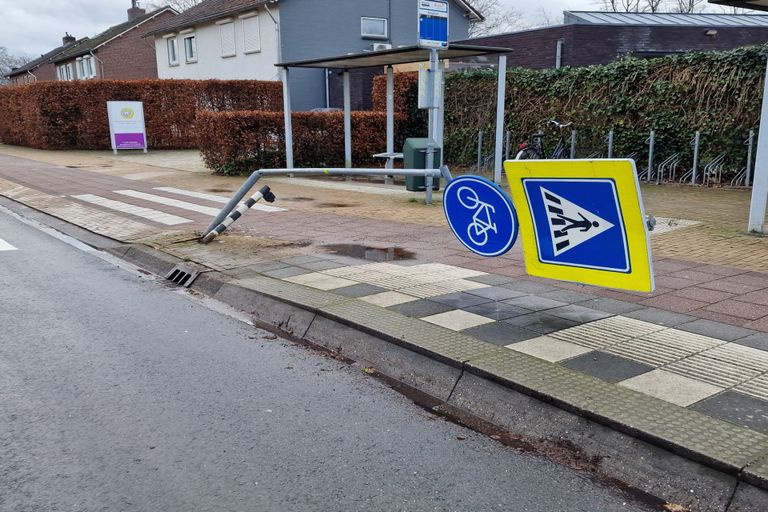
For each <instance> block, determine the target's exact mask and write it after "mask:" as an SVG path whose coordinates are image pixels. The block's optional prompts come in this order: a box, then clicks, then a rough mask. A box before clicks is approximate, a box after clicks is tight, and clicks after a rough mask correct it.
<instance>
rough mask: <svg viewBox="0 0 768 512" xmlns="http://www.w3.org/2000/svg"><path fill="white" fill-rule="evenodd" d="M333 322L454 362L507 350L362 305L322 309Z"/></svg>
mask: <svg viewBox="0 0 768 512" xmlns="http://www.w3.org/2000/svg"><path fill="white" fill-rule="evenodd" d="M321 311H324V312H325V313H326V314H328V315H330V316H331V317H332V318H337V319H339V320H342V321H346V322H348V323H351V324H354V325H355V326H356V327H358V328H359V327H363V328H366V329H368V330H370V331H371V332H373V333H375V334H384V335H386V336H387V337H390V338H394V339H396V340H399V341H402V342H404V343H405V344H407V345H410V346H411V347H413V348H416V349H419V348H421V349H424V350H426V351H428V352H430V353H432V354H434V355H438V356H441V357H443V358H447V359H449V360H450V361H453V362H459V363H461V362H464V361H467V360H469V359H472V358H476V357H480V356H482V355H484V354H488V353H491V352H499V351H502V352H503V351H506V350H507V349H505V348H502V347H499V346H497V345H494V344H493V343H488V342H485V341H481V340H478V339H477V338H473V337H471V336H467V335H466V334H462V333H459V332H456V331H452V330H450V329H446V328H444V327H440V326H437V325H433V324H430V323H428V322H424V321H422V320H419V319H416V318H410V317H407V316H405V315H402V314H400V313H398V312H396V311H391V310H389V309H383V308H380V307H378V306H374V305H372V304H368V303H366V302H362V301H352V302H347V303H341V304H337V305H332V306H329V307H326V308H321Z"/></svg>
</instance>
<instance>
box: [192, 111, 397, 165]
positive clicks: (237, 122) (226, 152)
mask: <svg viewBox="0 0 768 512" xmlns="http://www.w3.org/2000/svg"><path fill="white" fill-rule="evenodd" d="M404 121H405V117H404V116H400V115H398V116H395V133H396V139H395V141H396V142H395V143H396V147H401V145H402V136H403V129H402V126H403V124H404ZM197 125H198V144H199V147H200V151H201V153H202V156H203V160H204V161H205V164H206V165H207V166H208V167H209V168H210V169H213V170H214V172H216V173H218V174H246V173H251V172H253V171H254V170H256V169H263V168H282V167H285V130H284V128H283V114H282V112H280V113H278V112H263V111H245V112H206V111H200V112H199V113H198V118H197ZM292 125H293V140H294V144H293V147H294V165H295V166H296V167H341V166H343V165H344V115H343V114H342V113H341V112H296V113H294V114H293V116H292ZM386 126H387V124H386V114H385V113H381V112H352V159H353V161H354V164H355V165H356V166H360V165H365V164H376V163H378V164H381V160H379V161H378V162H377V161H375V159H374V158H373V155H374V154H375V153H382V152H384V151H385V150H386Z"/></svg>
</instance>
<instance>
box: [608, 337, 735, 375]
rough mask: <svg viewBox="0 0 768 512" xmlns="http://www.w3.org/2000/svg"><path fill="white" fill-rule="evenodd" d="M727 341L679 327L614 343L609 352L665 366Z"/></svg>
mask: <svg viewBox="0 0 768 512" xmlns="http://www.w3.org/2000/svg"><path fill="white" fill-rule="evenodd" d="M723 343H725V342H724V341H722V340H718V339H715V338H710V337H708V336H701V335H699V334H693V333H689V332H685V331H678V330H677V329H665V330H663V331H657V332H652V333H650V334H646V335H644V336H642V337H640V338H635V339H633V340H629V341H626V342H624V343H620V344H618V345H614V346H612V347H610V348H608V349H606V350H607V351H608V352H611V353H613V354H616V355H618V356H623V357H628V358H629V359H633V360H635V361H639V362H641V363H646V364H650V365H653V366H657V367H658V366H664V365H667V364H670V363H672V362H674V361H678V360H680V359H683V358H685V357H688V356H692V355H693V354H696V353H699V352H702V351H704V350H707V349H710V348H714V347H716V346H718V345H722V344H723Z"/></svg>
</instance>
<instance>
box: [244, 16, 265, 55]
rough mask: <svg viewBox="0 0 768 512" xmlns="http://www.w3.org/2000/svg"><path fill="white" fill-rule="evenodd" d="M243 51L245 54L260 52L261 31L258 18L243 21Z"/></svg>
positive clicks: (252, 17) (253, 17)
mask: <svg viewBox="0 0 768 512" xmlns="http://www.w3.org/2000/svg"><path fill="white" fill-rule="evenodd" d="M243 51H244V52H245V53H255V52H260V51H261V30H260V28H259V17H258V16H251V17H249V18H245V19H243Z"/></svg>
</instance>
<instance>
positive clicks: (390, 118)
mask: <svg viewBox="0 0 768 512" xmlns="http://www.w3.org/2000/svg"><path fill="white" fill-rule="evenodd" d="M394 152H395V70H394V68H393V67H392V66H391V65H389V66H387V153H389V154H390V155H391V154H393V153H394ZM387 167H392V159H391V158H388V159H387ZM384 183H386V184H387V185H391V184H392V183H393V180H392V177H390V176H387V177H386V178H384Z"/></svg>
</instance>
